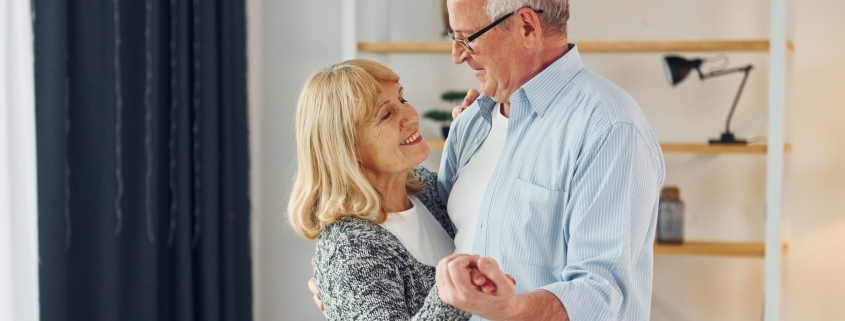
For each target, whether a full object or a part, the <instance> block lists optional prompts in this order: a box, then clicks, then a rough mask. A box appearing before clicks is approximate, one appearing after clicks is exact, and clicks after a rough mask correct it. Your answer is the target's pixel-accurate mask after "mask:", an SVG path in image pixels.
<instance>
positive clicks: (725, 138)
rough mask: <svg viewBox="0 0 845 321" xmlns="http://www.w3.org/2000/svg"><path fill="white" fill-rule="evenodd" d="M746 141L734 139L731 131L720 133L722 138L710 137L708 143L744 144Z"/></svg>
mask: <svg viewBox="0 0 845 321" xmlns="http://www.w3.org/2000/svg"><path fill="white" fill-rule="evenodd" d="M746 144H748V142H747V141H746V140H744V139H736V137H734V134H733V133H731V132H724V133H722V138H720V139H711V140H710V145H746Z"/></svg>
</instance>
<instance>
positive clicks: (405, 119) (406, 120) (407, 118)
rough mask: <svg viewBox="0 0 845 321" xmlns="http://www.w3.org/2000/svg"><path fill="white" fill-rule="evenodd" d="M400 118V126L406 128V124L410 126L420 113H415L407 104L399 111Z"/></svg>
mask: <svg viewBox="0 0 845 321" xmlns="http://www.w3.org/2000/svg"><path fill="white" fill-rule="evenodd" d="M401 116H402V120H401V121H400V122H399V124H400V126H402V128H403V129H404V128H407V127H408V126H412V125H414V124H416V123H418V122H419V119H420V115H419V114H418V113H417V110H416V109H415V108H414V107H412V106H410V105H408V108H407V109H405V110H403V111H402V112H401Z"/></svg>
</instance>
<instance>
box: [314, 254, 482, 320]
mask: <svg viewBox="0 0 845 321" xmlns="http://www.w3.org/2000/svg"><path fill="white" fill-rule="evenodd" d="M384 248H385V246H383V245H381V246H379V245H377V244H374V243H373V242H368V241H344V242H340V244H337V246H332V247H331V248H327V249H326V250H325V251H320V250H318V253H317V256H316V259H315V264H316V268H315V270H316V271H315V272H316V278H317V289H318V291H319V293H320V296H321V298H322V299H323V305H324V307H325V314H326V318H327V319H328V320H375V321H378V320H385V321H387V320H467V319H469V317H470V315H469V314H466V313H465V312H462V311H460V310H458V309H456V308H454V307H453V306H451V305H448V304H446V303H444V302H443V301H441V300H440V298H439V295H438V294H437V289H436V287H433V288H432V289H431V290H430V291H429V293H428V294H427V296H426V299H425V302H424V303H423V306H422V307H421V308H420V309H419V311H417V312H416V313H415V314H412V313H411V309H410V308H409V307H408V304H407V300H406V298H405V296H406V295H407V294H408V293H409V291H407V290H408V289H406V288H405V285H404V282H403V279H402V275H401V274H400V272H399V268H400V266H399V264H398V263H397V262H396V260H395V259H393V256H391V255H390V253H388V252H387V251H385V250H384Z"/></svg>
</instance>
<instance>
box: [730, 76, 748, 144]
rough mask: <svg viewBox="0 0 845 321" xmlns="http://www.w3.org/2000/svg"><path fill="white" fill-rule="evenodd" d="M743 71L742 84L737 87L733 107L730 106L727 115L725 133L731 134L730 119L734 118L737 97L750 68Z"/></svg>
mask: <svg viewBox="0 0 845 321" xmlns="http://www.w3.org/2000/svg"><path fill="white" fill-rule="evenodd" d="M743 71H745V76H744V77H742V83H741V84H740V85H739V91H737V93H736V98H734V103H733V106H731V112H730V113H728V121H727V122H726V123H725V133H730V132H731V119H732V118H733V116H734V111H735V110H736V104H737V103H739V96H740V95H742V90H743V89H744V88H745V82H746V81H747V80H748V74H750V73H751V66H748V67H744V68H743Z"/></svg>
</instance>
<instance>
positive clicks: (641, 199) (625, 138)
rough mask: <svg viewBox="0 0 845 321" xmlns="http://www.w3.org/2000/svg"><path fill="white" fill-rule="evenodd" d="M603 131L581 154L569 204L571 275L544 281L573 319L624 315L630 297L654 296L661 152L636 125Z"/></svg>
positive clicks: (565, 273)
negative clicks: (652, 270)
mask: <svg viewBox="0 0 845 321" xmlns="http://www.w3.org/2000/svg"><path fill="white" fill-rule="evenodd" d="M598 136H599V137H596V138H595V139H593V140H592V142H588V143H587V144H585V148H584V150H583V151H582V153H581V155H580V156H579V158H578V160H577V161H576V165H575V172H574V174H573V179H572V183H571V186H570V189H569V191H570V195H569V196H570V199H569V202H568V203H567V205H566V207H565V208H564V210H565V211H567V212H568V213H567V214H569V217H570V219H569V220H568V222H567V223H566V226H565V231H564V235H565V237H566V239H567V255H566V266H564V267H563V270H562V271H561V273H562V279H563V280H564V281H562V282H558V283H553V284H550V285H548V286H544V287H542V288H541V289H544V290H546V291H549V292H551V293H552V294H554V295H555V296H557V297H558V299H559V300H560V302H561V303H562V304H563V306H564V308H565V309H566V311H567V314H569V318H570V319H571V320H573V321H582V320H617V319H619V318H620V317H622V316H620V315H619V313H620V310H621V305H622V302H623V297H628V298H632V297H643V296H642V295H636V296H635V295H632V293H638V291H648V292H649V293H648V294H647V295H645V296H644V297H646V298H650V290H649V289H650V286H651V284H650V281H651V277H650V276H651V267H652V263H651V260H652V259H653V247H652V243H653V240H654V227H655V224H656V219H657V217H656V213H657V211H656V206H657V201H658V189H659V188H660V185H662V183H663V177H664V170H663V162H662V156H660V154H659V149H658V150H655V146H654V145H653V144H651V141H648V140H646V139H644V138H643V137H642V136H641V135H640V133H639V132H638V131H637V129H636V127H635V126H634V125H632V124H627V123H619V124H615V125H612V126H610V127H609V128H608V129H607V130H606V131H604V132H603V133H602V134H601V135H598ZM644 283H648V284H644ZM628 304H649V303H648V302H629V303H628Z"/></svg>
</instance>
